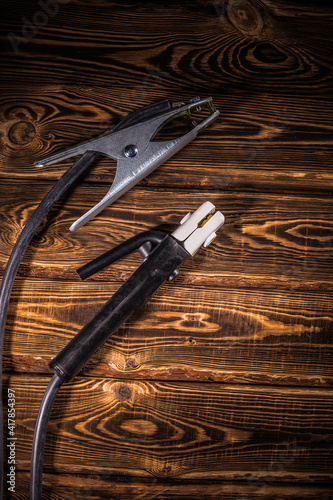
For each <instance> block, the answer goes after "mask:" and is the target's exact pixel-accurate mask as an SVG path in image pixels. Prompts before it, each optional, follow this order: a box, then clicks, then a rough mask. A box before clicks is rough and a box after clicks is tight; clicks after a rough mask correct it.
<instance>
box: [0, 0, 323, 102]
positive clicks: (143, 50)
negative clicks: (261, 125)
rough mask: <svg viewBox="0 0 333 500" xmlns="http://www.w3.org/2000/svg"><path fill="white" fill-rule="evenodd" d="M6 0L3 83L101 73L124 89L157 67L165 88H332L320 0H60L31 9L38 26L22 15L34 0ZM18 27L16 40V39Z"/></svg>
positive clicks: (97, 79) (98, 79)
mask: <svg viewBox="0 0 333 500" xmlns="http://www.w3.org/2000/svg"><path fill="white" fill-rule="evenodd" d="M7 6H8V8H7V9H6V10H5V12H4V17H3V20H2V27H1V31H0V34H1V39H2V51H1V54H0V55H1V58H2V61H3V64H2V66H3V68H2V73H3V78H5V79H6V81H7V82H10V83H12V82H15V83H16V82H17V79H19V80H21V81H22V79H24V81H25V82H26V83H33V84H36V83H52V84H53V83H70V84H84V85H95V86H105V84H106V82H107V84H110V85H114V84H115V83H116V84H118V85H122V86H124V87H126V90H128V92H131V91H132V90H133V89H135V87H137V86H140V85H142V82H143V81H144V80H145V79H147V78H148V76H149V74H151V73H153V74H156V73H157V75H160V76H162V78H163V79H164V80H165V85H168V87H174V88H189V87H190V88H191V89H192V90H193V91H195V92H196V93H200V92H202V90H203V89H206V88H207V82H209V86H210V89H211V90H212V91H214V90H221V89H223V88H224V86H227V87H236V88H239V89H243V90H244V89H246V91H247V92H248V91H253V90H257V89H258V86H260V87H261V88H263V89H265V90H267V91H269V92H272V91H275V92H278V93H283V94H290V93H291V92H293V93H303V94H304V93H309V90H310V89H311V92H313V91H318V92H321V93H329V92H330V86H331V82H332V78H331V50H330V40H331V27H332V21H330V19H332V17H331V10H330V9H329V7H328V6H327V2H318V3H314V2H311V9H310V8H309V6H308V5H307V3H306V4H304V5H303V6H302V5H300V4H299V2H297V3H296V5H295V3H294V5H290V4H289V5H288V4H287V2H285V1H277V2H273V1H272V0H266V1H259V0H258V1H256V0H252V1H247V0H242V1H241V2H239V1H231V2H228V3H227V2H224V1H221V2H216V1H215V0H210V1H208V2H206V1H203V0H200V1H196V2H192V1H190V0H187V1H185V2H182V3H181V4H180V3H179V2H177V1H171V2H165V1H163V2H159V3H158V4H153V8H152V5H151V3H150V2H147V3H141V2H140V3H138V2H135V0H126V1H123V2H119V1H118V2H112V8H110V2H108V1H105V0H101V1H99V2H98V3H94V5H92V4H89V3H87V2H85V1H84V0H82V1H81V0H76V1H73V2H69V3H67V4H66V5H61V7H60V9H59V12H58V13H57V15H56V16H53V17H52V16H48V17H47V19H46V23H45V25H44V26H43V21H42V20H41V19H38V16H37V17H35V21H36V24H37V25H38V26H34V25H33V26H32V27H30V30H29V27H25V25H26V21H25V19H27V20H28V23H29V21H30V23H34V22H35V21H34V16H36V12H39V11H40V8H39V7H38V6H37V5H36V3H34V2H31V3H30V4H27V3H26V2H23V1H20V2H16V3H15V8H13V7H12V8H10V3H9V2H7ZM314 17H315V18H316V23H314V22H313V19H314ZM92 18H93V19H94V22H91V19H92ZM320 21H322V22H320ZM319 25H320V27H321V29H320V30H319V29H318V26H319ZM8 33H12V34H13V35H9V37H8ZM31 34H32V36H31ZM22 35H23V36H25V38H23V41H22V42H20V43H19V44H18V46H17V42H16V43H15V38H16V37H21V38H22ZM29 35H30V36H29ZM10 37H11V38H12V39H13V38H14V43H13V41H12V40H11V38H10ZM15 45H16V52H15V51H14V48H15ZM55 54H56V57H54V55H55ZM149 72H150V73H149ZM147 73H148V76H147ZM150 83H151V81H150Z"/></svg>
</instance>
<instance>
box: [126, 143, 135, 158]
mask: <svg viewBox="0 0 333 500" xmlns="http://www.w3.org/2000/svg"><path fill="white" fill-rule="evenodd" d="M137 154H138V148H137V146H136V145H135V144H129V145H128V146H126V147H125V149H124V155H125V156H127V158H133V157H134V156H136V155H137Z"/></svg>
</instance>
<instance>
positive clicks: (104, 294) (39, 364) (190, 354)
mask: <svg viewBox="0 0 333 500" xmlns="http://www.w3.org/2000/svg"><path fill="white" fill-rule="evenodd" d="M118 287H119V283H98V282H87V283H77V282H68V281H66V282H63V281H51V280H49V281H45V280H18V281H17V282H16V285H15V288H14V291H13V294H12V300H11V306H10V310H9V318H8V321H7V336H6V344H5V368H6V370H7V371H13V370H15V371H29V372H39V373H41V372H48V373H50V370H49V368H48V363H49V362H50V360H51V359H52V358H53V357H54V356H56V355H57V354H58V352H60V350H61V349H62V348H63V347H65V345H66V344H67V343H68V342H69V340H70V339H71V338H72V337H73V336H74V335H75V334H76V333H77V332H78V331H79V330H80V329H81V328H82V327H83V326H84V325H85V324H86V323H87V322H88V321H89V320H90V318H91V317H92V316H93V315H94V314H95V313H96V312H97V311H98V310H99V309H100V307H101V306H102V304H103V303H104V302H106V301H107V300H108V298H109V297H110V296H111V295H112V294H113V293H114V292H115V291H116V289H117V288H118ZM332 299H333V297H330V296H328V295H327V294H325V293H318V292H287V291H274V290H246V289H245V290H244V289H230V288H225V289H222V288H216V287H215V288H211V289H209V288H202V287H201V286H200V287H199V286H198V287H195V286H192V287H190V286H181V285H177V282H175V283H171V284H166V285H164V287H163V288H162V289H161V290H160V291H159V292H158V293H157V294H155V295H154V297H153V298H152V300H150V301H149V303H148V304H147V305H146V306H145V307H144V308H143V309H142V310H140V311H138V312H137V313H135V314H134V315H133V316H132V317H131V318H130V319H129V320H128V321H127V322H126V323H125V325H124V326H123V327H122V328H121V329H120V330H119V331H118V332H117V333H116V334H115V335H114V336H113V337H112V340H110V341H109V342H107V344H106V345H105V346H104V347H103V348H102V349H101V350H100V351H99V352H98V353H97V354H96V355H95V356H94V357H93V359H92V360H91V362H90V363H89V364H88V365H87V367H86V368H85V370H84V373H85V374H89V375H91V376H102V377H110V376H111V377H123V378H128V379H142V378H146V379H157V380H161V379H164V380H188V381H191V380H192V381H206V382H212V381H215V382H218V381H220V382H228V383H230V382H236V383H249V382H251V383H260V384H284V385H294V386H301V385H307V386H326V385H331V384H332V382H333V371H332V343H331V339H330V337H331V333H330V332H331V331H332V330H333V317H332Z"/></svg>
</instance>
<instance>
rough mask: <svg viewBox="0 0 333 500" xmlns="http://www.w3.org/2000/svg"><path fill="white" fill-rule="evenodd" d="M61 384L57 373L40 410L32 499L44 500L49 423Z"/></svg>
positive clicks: (33, 466)
mask: <svg viewBox="0 0 333 500" xmlns="http://www.w3.org/2000/svg"><path fill="white" fill-rule="evenodd" d="M61 385H62V380H61V378H60V377H58V375H57V374H56V373H55V374H54V375H53V377H52V379H51V381H50V383H49V385H48V386H47V388H46V391H45V394H44V397H43V399H42V402H41V405H40V408H39V411H38V415H37V420H36V425H35V432H34V439H33V443H32V452H31V466H30V500H42V480H43V458H44V445H45V438H46V431H47V424H48V421H49V418H50V413H51V410H52V405H53V402H54V400H55V398H56V395H57V394H58V391H59V389H60V387H61Z"/></svg>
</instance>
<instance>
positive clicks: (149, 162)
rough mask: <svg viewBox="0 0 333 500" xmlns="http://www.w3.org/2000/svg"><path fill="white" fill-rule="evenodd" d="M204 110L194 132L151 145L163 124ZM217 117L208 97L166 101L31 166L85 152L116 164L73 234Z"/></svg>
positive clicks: (73, 226) (72, 226)
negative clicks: (108, 185) (101, 194)
mask: <svg viewBox="0 0 333 500" xmlns="http://www.w3.org/2000/svg"><path fill="white" fill-rule="evenodd" d="M204 107H206V108H208V109H209V111H210V112H211V114H210V115H209V116H208V117H207V118H205V119H204V120H203V121H202V122H200V123H199V124H198V123H194V128H193V129H192V130H191V131H190V132H188V133H186V134H184V135H182V136H181V137H178V138H177V139H171V140H168V141H163V142H153V138H154V137H155V135H156V134H157V132H158V131H159V130H160V129H161V128H162V127H163V126H164V125H165V124H166V123H168V122H169V121H171V120H174V119H175V118H177V117H180V116H182V115H187V116H190V115H191V113H192V112H194V111H201V109H202V108H204ZM218 115H219V111H217V110H216V109H215V107H214V105H213V100H212V98H211V97H208V98H205V99H200V98H195V99H192V100H191V101H190V102H189V103H188V104H184V103H175V104H173V105H172V104H170V102H169V101H167V100H166V101H162V102H159V103H156V104H152V105H150V106H146V107H144V108H141V109H139V110H137V111H135V112H134V113H132V114H130V115H129V116H127V117H126V118H125V119H124V120H122V121H121V122H120V123H118V125H116V127H114V128H113V130H112V131H111V132H110V133H109V134H108V135H104V136H102V137H100V138H98V139H94V140H91V141H88V142H85V143H83V144H80V145H78V146H76V147H73V148H70V149H68V150H66V151H63V152H61V153H58V154H55V155H52V156H49V157H47V158H45V159H43V160H39V161H37V162H35V166H36V167H43V166H45V165H52V164H53V163H57V162H58V161H62V160H65V159H67V158H71V157H72V156H77V155H84V154H86V153H87V152H89V151H94V152H96V155H95V156H94V157H93V160H94V159H95V158H96V157H97V156H98V155H100V154H102V155H106V156H109V157H110V158H112V159H114V160H116V161H117V170H116V174H115V177H114V180H113V183H112V185H111V188H110V189H109V191H108V192H107V194H106V195H105V196H104V198H103V199H102V200H101V201H100V202H99V203H97V205H95V206H94V207H93V208H91V209H90V210H89V211H88V212H86V213H85V214H84V215H83V216H82V217H80V218H79V219H78V220H76V221H75V222H74V223H73V224H72V225H71V227H70V230H71V231H75V230H76V229H78V228H80V227H81V226H83V225H84V224H85V223H86V222H88V221H89V220H91V219H92V218H93V217H94V216H95V215H97V214H98V213H99V212H101V211H102V210H103V209H104V208H105V207H107V206H108V205H110V204H111V203H113V202H114V201H115V200H117V199H118V198H119V197H120V196H121V195H122V194H124V193H125V192H126V191H128V190H129V189H130V188H131V187H133V186H134V185H135V184H137V183H138V182H139V181H141V180H142V179H143V178H145V177H146V176H147V175H148V174H150V173H151V172H152V171H153V170H155V169H156V168H157V167H158V166H160V165H161V164H162V163H164V162H165V161H166V160H168V159H169V158H171V156H173V155H174V154H175V153H177V152H178V151H179V150H180V149H182V148H183V147H184V146H186V145H187V144H188V143H189V142H191V141H192V140H193V139H194V138H195V137H196V136H197V134H198V133H199V132H200V131H202V130H203V129H204V128H205V127H207V126H208V125H209V124H210V123H212V122H213V121H214V120H215V119H216V118H217V117H218Z"/></svg>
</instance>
